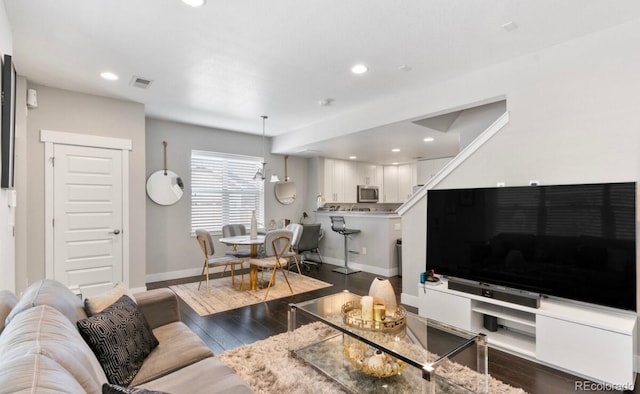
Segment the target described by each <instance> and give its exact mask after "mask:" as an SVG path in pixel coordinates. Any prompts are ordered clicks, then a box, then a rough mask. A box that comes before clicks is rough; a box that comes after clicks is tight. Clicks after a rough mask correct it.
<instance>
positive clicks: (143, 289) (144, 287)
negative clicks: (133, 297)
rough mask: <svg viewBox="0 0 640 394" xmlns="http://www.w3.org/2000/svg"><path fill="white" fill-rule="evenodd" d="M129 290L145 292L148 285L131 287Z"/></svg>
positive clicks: (134, 292)
mask: <svg viewBox="0 0 640 394" xmlns="http://www.w3.org/2000/svg"><path fill="white" fill-rule="evenodd" d="M129 291H130V292H131V293H132V294H136V293H144V292H145V291H147V286H142V287H134V288H133V289H129Z"/></svg>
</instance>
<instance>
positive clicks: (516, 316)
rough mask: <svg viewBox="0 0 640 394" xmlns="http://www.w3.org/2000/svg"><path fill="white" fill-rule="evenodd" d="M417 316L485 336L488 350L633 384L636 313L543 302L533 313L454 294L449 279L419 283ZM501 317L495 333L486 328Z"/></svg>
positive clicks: (615, 382) (618, 384) (618, 383)
mask: <svg viewBox="0 0 640 394" xmlns="http://www.w3.org/2000/svg"><path fill="white" fill-rule="evenodd" d="M418 291H419V296H418V297H419V314H420V316H424V317H426V318H429V319H433V320H437V321H440V322H443V323H447V324H450V325H453V326H455V327H459V328H462V329H464V330H468V331H473V332H481V333H484V334H486V335H487V340H488V343H489V346H491V347H495V348H497V349H500V350H503V351H507V352H510V353H512V354H515V355H518V356H520V357H523V358H527V359H530V360H533V361H536V362H539V363H542V364H545V365H549V366H552V367H555V368H558V369H561V370H564V371H566V372H569V373H572V374H574V375H578V376H581V377H585V378H588V379H590V380H592V381H596V382H604V383H607V384H610V385H612V387H613V388H617V387H620V388H624V389H632V388H633V385H634V382H635V357H634V351H635V349H636V340H637V338H636V321H637V316H636V314H635V313H634V312H625V311H617V310H612V309H610V308H602V307H597V306H594V305H588V304H582V303H573V302H569V301H565V300H559V299H552V298H543V299H542V300H541V301H540V307H539V308H531V307H527V306H522V305H518V304H514V303H509V302H505V301H500V300H497V299H493V298H488V297H483V296H481V295H475V294H469V293H466V292H461V291H456V290H450V289H449V288H448V282H447V280H446V279H443V280H441V281H440V282H439V283H438V284H436V285H433V284H419V289H418ZM485 315H487V316H491V317H492V318H497V323H498V324H497V326H498V328H497V331H489V330H488V329H486V328H485V327H484V326H485V324H484V319H485Z"/></svg>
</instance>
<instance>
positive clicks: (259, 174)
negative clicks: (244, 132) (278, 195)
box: [253, 115, 280, 182]
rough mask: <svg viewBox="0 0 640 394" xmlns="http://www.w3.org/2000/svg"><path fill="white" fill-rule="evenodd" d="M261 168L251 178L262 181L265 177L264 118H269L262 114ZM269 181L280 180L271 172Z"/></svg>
mask: <svg viewBox="0 0 640 394" xmlns="http://www.w3.org/2000/svg"><path fill="white" fill-rule="evenodd" d="M261 117H262V168H258V171H256V174H255V175H254V176H253V179H254V180H256V179H259V180H262V181H264V180H265V179H266V178H267V175H266V174H267V163H266V162H265V161H264V160H265V149H264V147H265V145H266V143H265V142H266V134H265V123H266V120H267V119H269V117H268V116H267V115H262V116H261ZM269 181H270V182H280V179H279V178H278V176H277V175H276V174H273V175H272V176H271V179H270V180H269Z"/></svg>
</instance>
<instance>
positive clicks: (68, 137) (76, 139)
mask: <svg viewBox="0 0 640 394" xmlns="http://www.w3.org/2000/svg"><path fill="white" fill-rule="evenodd" d="M40 142H44V162H45V166H44V193H45V200H44V201H45V203H44V222H45V226H44V228H45V230H44V244H45V248H44V251H45V252H44V256H45V257H44V259H45V278H50V279H52V278H53V277H54V242H53V217H54V216H53V214H54V201H53V192H54V183H53V177H54V170H53V165H52V160H51V159H52V158H53V152H54V150H53V148H54V145H56V144H59V145H76V146H86V147H91V148H104V149H114V150H121V151H122V281H123V283H124V284H125V286H127V287H129V241H130V237H129V151H131V140H129V139H123V138H113V137H103V136H97V135H90V134H78V133H68V132H63V131H53V130H45V129H41V130H40Z"/></svg>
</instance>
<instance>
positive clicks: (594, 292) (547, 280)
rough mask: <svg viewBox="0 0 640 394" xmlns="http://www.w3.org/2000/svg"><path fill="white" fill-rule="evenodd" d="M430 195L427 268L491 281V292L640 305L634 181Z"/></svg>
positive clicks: (432, 192) (623, 306) (616, 305)
mask: <svg viewBox="0 0 640 394" xmlns="http://www.w3.org/2000/svg"><path fill="white" fill-rule="evenodd" d="M427 199H428V202H427V262H426V267H425V268H426V270H427V271H429V270H431V269H434V270H435V271H436V272H438V274H439V275H440V276H447V277H450V278H462V279H467V280H470V281H472V282H477V283H482V284H490V285H493V286H489V287H487V294H484V296H485V297H488V296H491V293H490V292H493V297H494V298H498V294H500V295H501V296H502V295H504V296H505V297H506V296H507V295H509V296H512V295H513V293H510V292H507V293H505V292H504V291H503V290H502V289H501V288H507V289H516V290H524V291H526V292H534V293H539V294H541V295H548V296H554V297H560V298H566V299H572V300H577V301H582V302H587V303H592V304H598V305H604V306H608V307H613V308H619V309H625V310H636V218H637V211H636V183H634V182H624V183H598V184H579V185H545V186H522V187H496V188H473V189H448V190H443V189H440V190H439V189H433V190H429V191H428V194H427ZM496 285H497V287H496ZM496 289H497V290H496ZM480 295H483V294H480Z"/></svg>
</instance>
